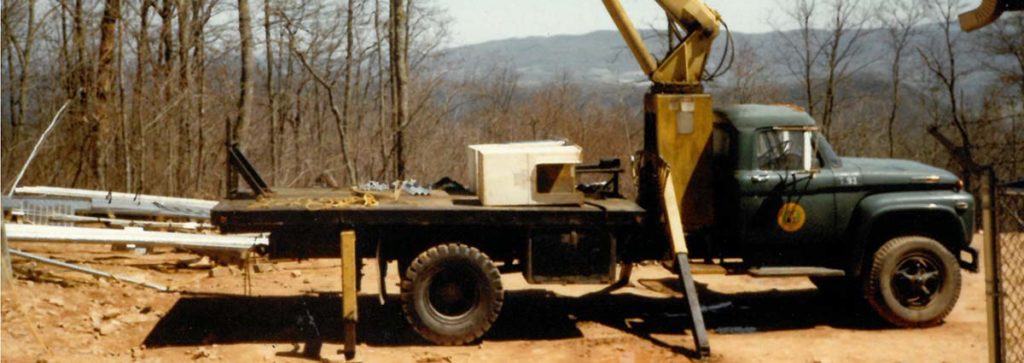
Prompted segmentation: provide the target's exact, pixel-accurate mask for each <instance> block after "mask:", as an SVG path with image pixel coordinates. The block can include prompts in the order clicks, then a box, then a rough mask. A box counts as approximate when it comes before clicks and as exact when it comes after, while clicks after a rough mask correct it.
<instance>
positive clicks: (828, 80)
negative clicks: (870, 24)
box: [821, 0, 867, 138]
mask: <svg viewBox="0 0 1024 363" xmlns="http://www.w3.org/2000/svg"><path fill="white" fill-rule="evenodd" d="M866 19H867V18H866V17H865V16H864V13H863V12H862V9H861V2H860V0H831V2H830V3H829V8H828V21H827V22H826V23H825V24H826V26H825V30H826V31H827V32H828V38H826V40H825V42H824V43H823V44H822V48H823V49H824V56H825V75H826V76H825V85H824V86H825V100H824V103H825V104H824V108H823V109H822V112H821V123H822V127H823V128H824V131H825V135H826V136H827V137H830V138H831V136H832V123H833V121H834V119H835V114H836V109H837V106H838V93H839V92H841V89H842V87H843V86H844V85H845V83H846V81H848V80H849V78H850V76H852V75H853V74H854V73H855V72H856V71H858V70H860V69H861V68H863V67H864V64H854V63H853V61H854V60H856V59H857V58H856V56H857V55H858V54H859V53H860V52H861V49H862V47H861V46H862V44H861V41H862V40H863V37H864V35H865V34H866V33H867V30H866V29H865V26H864V25H865V23H866V22H867V20H866Z"/></svg>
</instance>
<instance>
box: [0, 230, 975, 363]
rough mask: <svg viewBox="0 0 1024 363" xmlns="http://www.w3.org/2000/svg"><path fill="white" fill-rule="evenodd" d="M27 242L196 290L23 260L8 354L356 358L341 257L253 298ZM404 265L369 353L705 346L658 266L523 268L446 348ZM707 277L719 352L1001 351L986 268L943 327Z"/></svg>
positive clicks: (155, 256) (971, 278) (219, 285)
mask: <svg viewBox="0 0 1024 363" xmlns="http://www.w3.org/2000/svg"><path fill="white" fill-rule="evenodd" d="M979 241H980V239H978V238H976V239H975V243H976V244H977V243H979ZM15 247H21V248H24V250H26V251H28V252H35V253H38V254H41V255H45V256H52V257H55V258H58V259H62V260H66V261H70V262H74V263H84V264H86V265H89V266H92V267H95V268H99V269H102V270H106V271H110V272H115V273H120V274H124V275H128V276H135V277H143V278H145V279H146V280H147V281H150V282H153V283H158V284H165V285H169V286H172V287H174V288H176V289H180V290H182V291H185V292H180V293H162V292H157V291H154V290H150V289H146V288H142V287H137V286H134V285H126V284H122V283H119V282H107V281H103V280H97V279H95V278H93V277H91V276H88V275H84V274H78V273H72V272H67V271H64V270H59V269H54V268H51V267H47V266H42V265H34V264H30V263H28V262H25V261H24V260H20V259H18V258H15V267H16V268H17V269H19V270H21V271H34V272H33V274H34V277H33V278H32V279H20V280H18V281H16V282H15V285H14V286H13V288H9V289H6V290H4V291H3V293H2V306H0V310H2V336H0V360H2V361H4V362H37V361H48V362H106V361H111V362H125V361H145V362H180V361H225V362H308V361H310V360H309V359H307V358H303V357H302V355H301V352H302V351H303V350H304V349H305V346H306V342H307V341H317V340H322V341H323V342H324V345H323V349H322V353H321V354H322V357H324V358H325V359H326V360H340V359H342V358H341V356H340V355H338V354H337V350H338V349H340V348H341V342H342V337H343V334H342V330H341V328H340V327H341V320H340V316H339V315H340V306H341V303H340V299H339V298H338V295H337V294H338V291H340V283H339V276H340V266H339V264H338V261H337V260H317V261H304V262H301V263H300V262H281V263H274V264H273V265H272V269H271V270H270V271H266V272H260V273H256V274H254V275H252V285H251V286H252V296H246V295H245V294H244V290H245V284H244V275H243V274H241V273H240V272H238V271H237V270H233V269H227V268H219V269H216V270H214V271H213V272H212V273H211V271H210V270H205V269H198V268H188V267H182V265H181V264H180V262H181V261H188V260H190V259H194V258H195V257H196V256H194V255H191V254H187V253H175V252H159V251H158V252H156V253H151V254H147V255H136V254H133V253H130V252H112V251H110V249H109V247H101V246H67V245H57V244H30V245H20V246H17V245H16V246H15ZM261 267H263V266H261ZM393 267H394V266H392V268H391V269H390V270H391V271H392V272H391V273H390V274H389V276H388V279H387V288H388V290H389V293H391V295H389V297H388V300H389V303H388V304H386V305H381V304H380V303H379V302H378V297H377V288H376V283H375V282H374V281H375V280H374V279H375V276H376V271H375V268H373V267H367V268H366V269H364V271H365V272H366V276H364V280H363V282H364V285H363V292H362V294H361V295H360V296H359V303H360V307H359V315H360V316H359V317H360V325H359V329H358V333H359V342H360V344H359V347H358V355H357V357H356V359H357V360H358V361H363V362H418V363H426V362H489V361H498V362H508V361H516V362H583V361H585V362H677V361H678V362H685V361H689V358H688V356H690V355H692V353H693V340H692V338H691V336H690V335H689V334H688V332H685V331H684V327H685V326H686V322H687V319H688V317H687V314H686V312H685V308H684V304H683V300H681V299H680V298H679V296H680V294H679V293H678V290H679V288H678V285H677V284H676V283H674V279H673V277H672V275H671V274H669V273H668V272H667V271H665V270H664V269H662V268H661V267H660V266H656V265H652V266H641V267H640V268H638V269H637V271H636V273H635V274H634V278H633V284H632V286H631V287H627V288H625V289H622V290H620V291H617V292H615V293H612V294H598V295H594V294H591V293H594V292H596V291H598V290H600V289H601V287H602V286H590V285H586V286H560V285H528V284H526V282H525V281H524V280H523V278H522V276H521V275H519V274H508V275H506V276H505V279H504V283H505V288H506V290H507V293H506V300H505V306H504V309H503V311H502V313H501V317H500V318H499V319H498V322H497V323H496V324H495V326H494V327H493V329H492V330H491V331H490V332H489V333H488V334H487V335H486V336H485V337H484V340H483V342H481V343H479V344H477V345H472V346H465V347H437V346H432V345H430V344H429V343H427V342H425V341H423V340H422V339H421V338H419V337H418V336H417V335H416V334H415V333H414V332H412V330H411V329H410V328H409V327H408V325H407V323H406V322H405V319H404V317H403V316H402V315H401V308H400V307H399V306H398V304H397V295H395V294H396V293H397V283H398V277H397V275H396V274H395V273H394V272H393V271H394V268H393ZM211 275H213V276H211ZM697 279H698V285H699V286H698V288H699V289H700V290H701V296H700V298H701V303H702V305H703V306H704V309H705V310H706V311H705V315H704V317H705V319H706V321H707V323H708V329H709V330H710V331H711V346H712V350H713V357H712V359H711V361H713V362H723V363H724V362H981V361H985V360H986V357H987V356H986V354H987V348H986V341H985V340H986V332H985V327H986V325H985V282H984V276H983V275H982V274H973V273H967V272H964V283H963V292H962V294H961V297H960V302H959V303H958V304H957V307H956V309H955V310H953V313H952V314H951V315H950V316H949V318H947V319H946V322H945V324H943V325H941V326H938V327H935V328H930V329H923V330H902V329H895V328H891V327H888V326H886V325H885V324H883V323H882V322H880V321H879V319H878V318H875V317H874V316H873V315H872V314H871V313H870V312H868V311H866V310H865V309H864V308H862V307H861V305H859V304H854V303H849V302H844V301H842V299H837V298H835V297H830V296H826V295H823V294H820V293H819V292H818V291H817V290H816V289H815V288H814V286H813V285H812V284H810V283H809V282H808V281H807V279H805V278H773V279H754V278H750V277H746V276H717V275H703V276H698V278H697ZM588 294H589V295H588Z"/></svg>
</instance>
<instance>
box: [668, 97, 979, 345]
mask: <svg viewBox="0 0 1024 363" xmlns="http://www.w3.org/2000/svg"><path fill="white" fill-rule="evenodd" d="M715 115H716V122H715V130H714V132H713V136H712V147H711V148H712V158H713V165H715V168H714V172H713V174H714V186H713V191H714V195H715V206H714V207H715V220H716V223H715V227H714V228H712V229H711V230H710V231H708V232H707V233H705V234H704V235H703V236H701V237H700V238H688V247H689V248H690V251H691V257H698V258H700V257H703V258H704V259H705V260H707V261H712V260H714V259H715V258H718V259H719V261H722V262H723V264H727V263H725V262H726V261H730V260H739V261H742V263H741V264H742V265H743V267H744V269H746V270H747V271H748V272H749V273H751V274H753V275H761V276H784V275H807V276H811V279H812V281H813V282H814V283H815V284H816V285H818V286H819V287H820V288H822V289H825V290H835V291H846V292H849V291H856V292H857V293H858V295H861V294H862V296H863V297H864V298H865V299H866V300H867V301H868V302H869V303H870V304H871V306H872V307H873V308H874V309H875V310H876V311H878V313H879V314H880V315H881V316H882V317H884V318H885V319H886V320H888V321H890V322H891V323H893V324H896V325H898V326H905V327H920V326H929V325H934V324H938V323H940V322H941V321H942V319H943V318H944V317H945V316H946V315H947V314H949V312H950V311H951V310H952V308H953V306H954V305H955V304H956V301H957V298H958V297H959V291H960V271H959V270H960V268H961V267H962V268H965V269H968V270H970V271H975V272H976V271H977V268H978V264H977V251H976V250H975V249H973V248H972V247H970V243H971V236H972V234H973V230H974V226H973V224H974V199H973V197H972V196H971V195H970V194H969V193H967V192H965V191H964V190H963V183H962V182H961V181H960V180H959V179H958V178H957V177H956V176H955V175H954V174H952V173H950V172H948V171H946V170H942V169H939V168H935V167H931V166H928V165H924V164H921V163H917V162H913V161H907V160H892V159H867V158H848V157H839V156H837V155H836V153H835V151H834V150H833V149H832V147H831V146H830V145H829V143H828V141H827V140H826V139H825V137H824V136H823V135H822V134H821V133H820V132H819V131H818V128H817V127H815V122H814V119H813V118H811V117H810V116H809V115H807V114H806V113H805V112H801V111H799V110H797V109H794V108H790V107H786V106H765V105H736V106H727V107H722V108H718V109H716V111H715Z"/></svg>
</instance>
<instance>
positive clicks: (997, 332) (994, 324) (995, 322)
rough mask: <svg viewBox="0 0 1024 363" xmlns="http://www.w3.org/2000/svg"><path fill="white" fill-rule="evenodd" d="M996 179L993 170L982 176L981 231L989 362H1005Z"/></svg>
mask: <svg viewBox="0 0 1024 363" xmlns="http://www.w3.org/2000/svg"><path fill="white" fill-rule="evenodd" d="M996 180H997V179H996V175H995V171H994V170H993V169H992V168H988V169H987V170H985V171H984V172H983V173H982V182H981V229H982V231H983V234H982V240H983V247H982V256H984V259H985V262H984V263H983V264H982V265H984V268H985V306H986V310H987V312H988V319H987V320H988V342H989V343H988V358H989V362H1002V361H1003V344H1002V343H1003V340H1002V337H1003V331H1002V328H1003V326H1002V320H1003V317H1002V310H1001V309H1000V306H999V305H1000V304H999V300H1000V299H1001V296H1000V286H999V283H1000V282H999V270H1000V268H999V262H1000V261H999V231H998V229H999V227H998V224H999V223H998V219H997V218H998V217H997V216H996V209H997V206H996V199H995V198H996Z"/></svg>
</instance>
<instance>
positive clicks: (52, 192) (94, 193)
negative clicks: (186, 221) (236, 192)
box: [13, 186, 217, 209]
mask: <svg viewBox="0 0 1024 363" xmlns="http://www.w3.org/2000/svg"><path fill="white" fill-rule="evenodd" d="M13 191H14V192H16V193H17V194H31V195H48V196H56V197H73V198H94V199H100V198H110V199H123V200H132V201H135V202H137V203H160V204H175V205H188V206H190V207H193V208H197V209H213V207H214V206H216V205H217V201H215V200H207V199H191V198H177V197H164V196H158V195H146V194H138V195H136V194H131V193H120V192H105V191H101V190H88V189H72V188H58V187H46V186H32V187H21V188H16V189H13Z"/></svg>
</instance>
